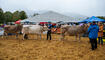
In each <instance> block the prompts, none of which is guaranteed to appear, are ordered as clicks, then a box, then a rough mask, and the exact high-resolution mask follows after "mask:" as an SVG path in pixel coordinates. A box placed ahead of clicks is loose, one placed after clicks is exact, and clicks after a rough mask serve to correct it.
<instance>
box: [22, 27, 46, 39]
mask: <svg viewBox="0 0 105 60" xmlns="http://www.w3.org/2000/svg"><path fill="white" fill-rule="evenodd" d="M45 30H47V27H43V26H40V25H23V29H22V33H23V40H24V36H25V35H26V34H37V39H38V36H40V39H41V33H42V32H43V31H45Z"/></svg>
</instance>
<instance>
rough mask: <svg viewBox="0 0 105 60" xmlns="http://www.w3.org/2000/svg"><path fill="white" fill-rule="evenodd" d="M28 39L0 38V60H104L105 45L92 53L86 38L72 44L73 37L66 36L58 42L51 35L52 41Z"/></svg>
mask: <svg viewBox="0 0 105 60" xmlns="http://www.w3.org/2000/svg"><path fill="white" fill-rule="evenodd" d="M29 38H30V39H29V40H22V36H21V35H20V36H19V39H15V36H9V37H8V39H7V38H1V37H0V60H105V45H104V46H100V45H98V49H97V50H94V51H92V50H91V49H90V48H91V46H90V43H89V40H88V38H86V37H82V40H81V42H78V41H77V42H74V40H75V37H74V36H70V37H69V36H67V37H66V39H65V40H64V41H60V40H59V38H60V36H59V35H53V37H52V39H53V40H46V35H44V36H43V37H42V40H37V39H35V38H36V37H35V36H34V35H29Z"/></svg>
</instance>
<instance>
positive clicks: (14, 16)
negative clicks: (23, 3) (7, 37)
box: [12, 11, 20, 22]
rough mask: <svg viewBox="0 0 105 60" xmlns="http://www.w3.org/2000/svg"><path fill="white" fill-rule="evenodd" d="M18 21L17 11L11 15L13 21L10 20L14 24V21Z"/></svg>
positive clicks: (18, 13) (18, 14)
mask: <svg viewBox="0 0 105 60" xmlns="http://www.w3.org/2000/svg"><path fill="white" fill-rule="evenodd" d="M19 19H20V12H19V11H15V12H14V13H13V19H12V20H13V21H14V22H15V21H17V20H19Z"/></svg>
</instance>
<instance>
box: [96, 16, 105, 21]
mask: <svg viewBox="0 0 105 60" xmlns="http://www.w3.org/2000/svg"><path fill="white" fill-rule="evenodd" d="M97 17H98V18H100V19H104V20H105V17H104V16H97Z"/></svg>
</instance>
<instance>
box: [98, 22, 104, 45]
mask: <svg viewBox="0 0 105 60" xmlns="http://www.w3.org/2000/svg"><path fill="white" fill-rule="evenodd" d="M98 26H99V32H98V43H99V44H100V43H101V45H103V40H102V37H103V24H102V22H99V23H98Z"/></svg>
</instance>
